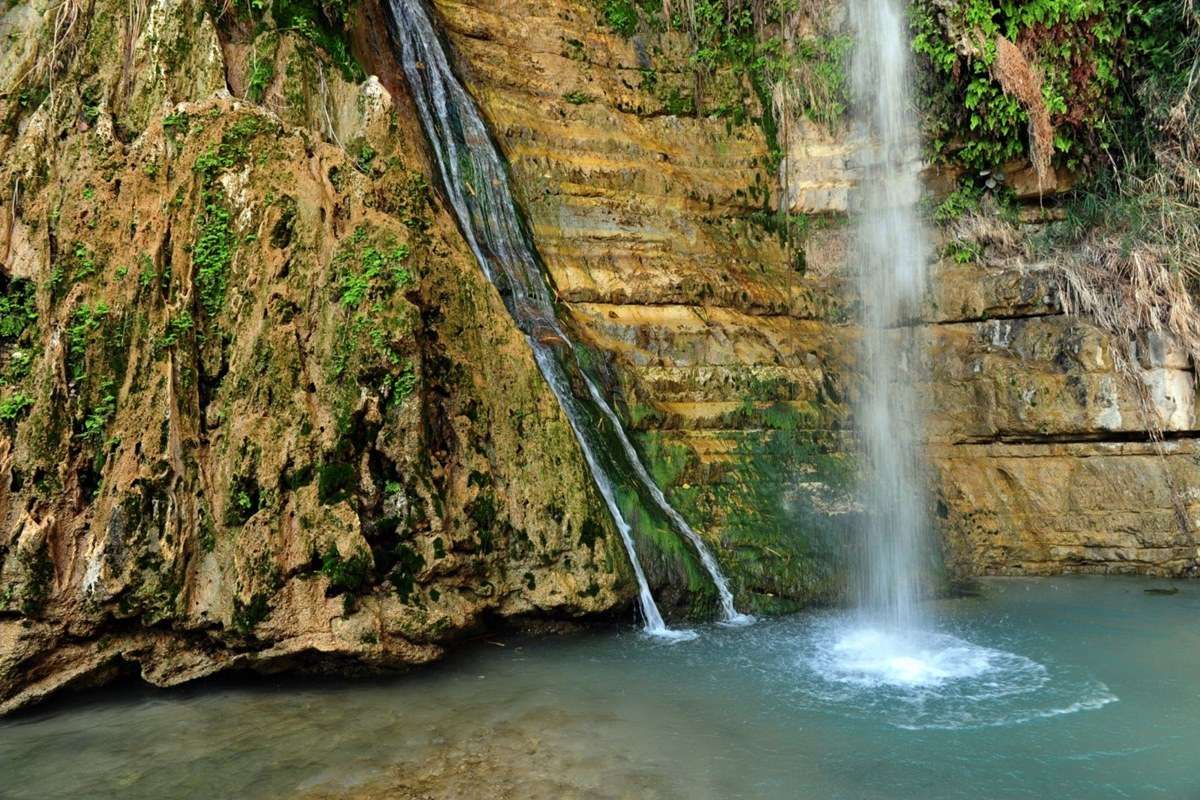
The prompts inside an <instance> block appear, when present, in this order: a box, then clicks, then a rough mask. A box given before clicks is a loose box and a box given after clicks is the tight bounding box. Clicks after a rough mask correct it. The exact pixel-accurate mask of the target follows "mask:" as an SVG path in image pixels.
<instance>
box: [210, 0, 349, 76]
mask: <svg viewBox="0 0 1200 800" xmlns="http://www.w3.org/2000/svg"><path fill="white" fill-rule="evenodd" d="M354 3H355V0H252V2H249V3H247V4H244V5H243V4H232V5H230V4H220V3H217V2H216V1H215V0H209V13H211V14H212V16H213V17H214V18H215V19H217V20H218V22H221V23H226V22H227V20H228V19H231V18H232V17H236V16H239V15H241V16H244V17H248V18H249V19H250V21H251V23H252V24H253V25H254V26H255V27H257V28H258V29H259V30H273V31H291V32H293V33H296V34H297V35H299V36H300V37H301V38H303V39H304V40H305V41H307V42H308V43H310V44H311V45H312V46H314V47H316V48H317V49H318V50H320V51H321V52H323V53H324V54H325V55H326V56H327V57H328V58H329V60H330V61H331V62H333V64H334V66H335V67H337V69H338V70H339V71H340V72H341V73H342V77H343V78H345V79H346V80H347V81H350V82H352V83H357V82H358V81H361V80H363V79H364V78H365V77H366V75H365V73H364V72H363V70H362V67H360V66H359V64H358V62H357V61H356V60H355V59H354V56H353V54H352V53H351V51H350V40H349V35H348V17H349V13H350V11H351V9H352V7H353V6H354ZM227 15H228V16H227Z"/></svg>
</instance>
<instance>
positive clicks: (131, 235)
mask: <svg viewBox="0 0 1200 800" xmlns="http://www.w3.org/2000/svg"><path fill="white" fill-rule="evenodd" d="M310 5H311V4H310ZM292 7H293V8H307V7H308V6H306V5H305V4H293V5H292ZM434 7H435V9H436V11H437V13H438V14H439V15H440V17H441V18H442V19H443V21H444V23H445V26H446V33H447V37H448V40H449V42H450V44H451V47H452V50H453V52H454V54H455V57H456V59H457V65H458V67H459V69H460V71H461V73H462V77H463V79H464V82H465V83H466V85H467V86H468V88H469V89H470V90H471V91H472V92H473V93H474V95H475V96H476V98H477V99H478V101H479V103H480V106H481V108H482V110H483V111H484V114H485V116H486V117H487V119H488V121H489V122H490V124H491V126H492V131H493V134H494V135H495V137H496V139H497V142H498V143H499V145H500V147H501V149H502V150H503V151H504V153H505V155H506V156H507V158H508V159H509V162H510V164H511V168H512V176H513V179H514V185H515V187H516V190H517V192H518V196H519V197H518V199H519V201H520V202H521V204H522V207H523V210H524V212H525V213H526V214H527V215H528V220H529V223H530V227H531V229H532V232H533V235H534V238H535V241H536V244H537V246H538V248H539V250H540V253H541V255H542V256H543V258H544V260H545V262H546V265H547V268H548V271H549V274H550V277H551V279H552V282H553V285H554V288H555V290H556V292H557V294H558V297H559V299H560V300H561V302H562V308H563V310H564V315H565V316H566V317H567V319H566V322H567V323H568V324H570V325H571V326H572V327H573V328H574V330H575V331H576V332H577V333H578V334H579V336H580V339H581V340H582V341H584V342H586V343H587V344H588V346H589V347H590V348H591V351H592V354H593V355H594V360H595V362H596V371H597V373H598V374H603V375H605V376H606V377H607V378H608V385H607V386H606V390H607V391H609V392H611V393H612V395H613V397H614V399H615V400H616V401H617V403H618V404H619V405H620V406H621V410H622V413H623V415H624V416H625V418H626V420H627V421H628V423H629V425H630V427H631V428H632V429H634V431H635V432H636V434H637V439H638V445H639V447H640V449H641V451H642V453H643V455H644V456H645V457H646V459H647V461H648V462H649V464H650V466H651V467H652V470H653V472H654V475H655V477H656V478H657V479H658V480H659V481H660V482H661V483H662V484H663V486H664V487H665V488H666V489H667V491H668V495H669V497H670V498H671V500H672V502H673V503H674V504H675V505H676V506H677V507H678V508H679V509H680V510H681V511H682V512H683V513H684V514H685V515H686V516H687V517H688V519H689V520H690V521H691V522H692V523H693V524H694V525H696V526H697V527H698V528H700V529H701V530H702V533H703V535H704V536H705V537H706V538H707V539H708V540H709V542H710V543H711V544H712V546H713V549H714V550H715V552H716V554H717V556H718V559H719V560H720V562H721V564H722V566H723V567H724V569H725V570H726V572H727V573H729V574H730V576H731V578H732V582H733V585H734V587H735V589H736V591H737V599H738V604H739V607H741V608H751V609H754V610H766V611H770V610H783V609H789V608H796V607H798V606H800V605H803V604H806V603H811V602H820V601H830V600H836V599H837V598H838V597H839V593H840V577H839V572H838V570H837V567H836V565H837V563H838V562H837V557H838V553H839V550H840V549H841V548H842V547H843V546H844V544H845V542H846V541H847V536H848V535H849V533H850V531H852V530H853V528H854V524H853V523H854V513H855V508H854V504H853V502H852V501H851V499H850V498H851V496H852V491H851V490H852V488H853V483H854V473H855V464H854V463H853V457H852V456H851V455H850V454H851V453H853V451H854V448H853V447H849V446H847V445H848V444H849V440H850V439H851V438H852V437H853V420H852V419H851V417H850V415H849V411H848V409H849V408H850V407H851V405H852V403H851V400H852V399H853V392H854V391H856V389H855V386H856V378H855V360H856V353H857V332H856V330H855V328H854V325H853V319H854V317H855V311H856V305H857V303H856V299H855V298H854V296H853V294H852V289H851V288H850V287H852V286H853V283H854V282H853V280H849V279H848V278H850V277H851V272H850V270H852V268H853V266H852V257H851V255H850V250H851V248H850V243H849V241H848V238H849V237H848V235H847V233H846V230H845V224H844V223H845V215H846V212H847V210H848V209H849V208H850V203H851V202H852V196H853V193H852V189H853V183H854V181H855V180H856V171H855V169H854V164H853V153H854V143H853V140H852V138H851V135H850V132H849V130H848V129H847V128H846V127H845V126H842V125H838V124H833V125H830V124H829V121H828V120H823V121H819V122H818V121H813V120H806V119H802V118H801V119H792V120H790V121H789V123H788V124H787V125H784V126H782V128H781V129H774V128H772V127H771V126H770V125H769V124H765V123H764V122H763V120H765V119H767V118H769V116H770V115H769V114H766V113H764V108H763V105H762V104H763V103H764V102H770V98H769V94H770V93H769V92H756V91H754V89H755V88H758V89H761V88H762V87H750V86H747V85H746V84H745V82H744V81H739V80H738V79H736V78H735V77H733V76H731V75H729V74H725V73H722V72H720V71H718V74H716V75H712V76H709V78H708V80H707V81H706V82H705V83H704V85H703V86H699V87H698V85H697V82H696V78H695V71H694V69H693V65H692V63H691V60H690V53H691V44H690V43H689V42H688V40H687V37H686V36H685V35H684V34H683V33H681V32H679V31H672V30H667V29H665V28H663V29H660V30H656V31H640V32H635V33H633V34H632V35H625V34H621V33H617V32H615V31H614V30H612V29H611V28H610V27H609V26H608V25H606V24H605V22H604V20H603V19H602V14H601V9H600V6H599V4H596V3H592V2H588V1H587V0H555V2H550V3H547V2H533V0H472V1H471V2H452V1H451V0H436V2H435V3H434ZM313 8H314V9H315V5H313ZM62 9H65V16H63V15H62V14H60V13H59V11H60V10H62ZM62 9H58V8H57V7H55V8H51V7H50V6H49V4H47V3H44V2H28V3H19V4H16V5H13V6H12V7H10V8H8V9H7V10H6V11H5V12H4V13H3V15H0V37H3V39H4V41H6V42H10V43H12V46H10V47H5V48H4V50H3V52H2V53H0V83H2V84H3V87H4V94H3V95H2V96H0V125H2V127H0V153H2V154H3V155H2V157H0V186H3V187H4V188H3V190H0V292H2V297H0V299H2V300H3V302H4V306H3V307H4V310H5V315H4V318H3V319H2V320H0V711H3V710H8V709H11V708H15V707H17V706H20V705H22V704H24V703H27V702H30V701H32V700H35V699H37V698H38V697H40V696H43V695H45V694H47V693H49V692H51V691H53V690H54V689H56V688H59V687H62V686H66V685H72V684H82V683H87V682H93V681H99V680H103V679H105V678H106V677H108V676H109V675H111V674H114V673H116V672H118V671H121V670H125V669H134V670H137V671H140V672H141V674H142V675H143V676H144V677H146V678H147V679H148V680H151V681H153V682H156V683H159V684H164V685H165V684H172V683H177V682H180V681H184V680H188V679H191V678H194V677H197V676H200V675H205V674H209V673H211V672H214V671H217V670H221V669H228V668H234V667H245V668H255V669H283V668H292V667H305V668H327V669H339V670H352V669H363V668H367V669H375V668H383V667H395V666H400V665H403V664H409V663H417V662H423V661H427V660H430V659H433V658H436V657H437V656H438V655H439V654H440V653H441V652H442V650H443V649H444V647H445V646H446V644H447V643H449V642H451V641H453V640H454V639H455V638H458V637H461V636H463V635H465V634H467V633H469V632H472V631H476V630H480V629H482V628H485V627H487V626H489V625H492V624H495V623H496V622H497V621H500V620H507V619H521V618H528V617H530V616H535V617H554V618H562V617H575V616H584V615H595V614H597V613H603V612H607V611H610V610H612V609H614V608H628V604H629V601H630V598H631V596H632V590H633V587H632V584H631V581H630V580H629V577H628V568H627V562H626V557H625V555H624V553H623V551H622V550H621V548H620V544H619V541H618V540H617V539H616V538H615V536H614V534H613V532H612V528H611V522H610V521H609V519H608V517H607V515H606V513H605V512H604V510H603V506H602V504H601V503H599V502H598V498H597V497H596V493H595V490H594V488H593V486H592V483H591V480H590V478H589V476H588V474H587V472H586V468H585V465H584V463H583V460H582V458H581V456H580V454H579V451H578V448H577V445H576V444H575V441H574V439H573V438H572V436H571V432H570V429H569V426H568V424H567V422H566V420H565V418H564V417H563V416H562V414H561V411H560V410H559V409H558V406H557V404H556V402H555V400H554V398H553V396H552V395H551V394H550V393H549V391H548V390H547V389H546V387H545V386H544V385H543V383H542V379H541V376H540V375H539V373H538V370H537V369H536V367H535V365H534V363H533V361H532V359H531V357H530V355H529V352H528V348H527V346H526V344H525V342H524V341H523V339H522V337H521V335H520V334H519V332H518V331H517V330H516V329H515V327H514V326H513V325H512V323H511V321H510V320H509V318H508V316H507V314H506V313H505V310H504V306H503V304H502V302H501V300H500V298H499V297H498V296H497V295H496V293H495V291H494V289H493V288H492V287H491V286H490V285H489V284H488V283H487V282H486V280H485V279H484V278H483V276H482V275H481V274H480V272H479V270H478V267H477V265H476V264H475V263H474V261H473V260H472V258H471V255H470V252H469V250H468V248H467V247H466V245H465V243H464V242H463V241H462V239H461V236H460V234H459V232H458V230H457V229H456V227H455V225H454V223H453V221H452V218H451V217H450V216H449V215H448V214H447V213H446V212H445V210H444V209H443V208H442V207H441V205H440V201H439V199H438V194H437V191H436V186H435V185H433V184H434V183H435V181H434V179H433V177H432V175H433V173H432V172H431V170H430V169H429V164H428V161H427V159H426V158H425V156H424V147H425V145H424V142H423V140H422V137H421V134H420V130H419V127H418V126H417V124H416V120H415V119H414V116H413V111H412V108H411V107H410V106H409V105H408V101H407V98H406V97H405V96H404V89H403V86H402V83H401V82H400V81H398V80H397V79H396V78H397V73H396V70H395V63H394V61H393V59H392V54H391V52H390V48H391V43H390V41H389V40H388V37H387V35H386V24H385V19H384V16H383V10H382V8H381V7H380V6H379V5H378V4H377V3H375V2H369V1H364V2H362V3H360V4H358V5H357V6H356V8H355V11H354V14H353V16H352V17H351V18H350V20H349V35H342V34H343V33H345V32H338V31H330V30H327V29H326V28H321V27H319V26H318V27H311V26H306V25H305V24H288V25H283V24H278V21H275V22H276V23H277V24H273V25H272V24H260V23H261V22H262V21H261V20H255V19H254V18H253V17H252V16H251V17H239V16H237V15H236V14H235V15H227V16H220V17H214V10H213V9H211V8H207V7H206V6H202V5H200V4H198V3H191V2H159V1H158V0H152V1H151V2H138V3H134V4H132V6H130V5H126V4H114V3H112V2H108V1H107V0H98V2H96V3H95V4H93V5H91V6H84V5H83V4H78V3H67V4H64V5H63V6H62ZM313 13H315V12H313ZM306 19H307V18H306ZM312 19H314V20H315V19H318V18H317V17H312ZM829 24H832V25H834V26H835V27H836V26H837V25H839V24H840V23H839V21H838V19H837V14H836V13H834V14H833V15H832V17H831V19H830V21H829ZM332 34H337V36H333V37H332V38H330V37H331V36H332ZM331 42H332V44H331ZM339 43H340V44H339ZM339 47H341V48H343V49H340V50H339V49H338V48H339ZM351 53H353V58H352V57H351ZM339 54H340V55H339ZM48 59H50V60H53V61H54V66H53V70H52V71H50V72H48V71H47V69H48V66H49V61H48ZM359 64H360V65H362V67H364V68H365V69H366V71H367V72H371V73H376V75H377V78H371V79H367V78H366V76H365V75H364V74H360V73H359V72H358V67H357V66H356V65H359ZM48 75H53V80H52V81H51V80H47V79H45V78H46V76H48ZM697 88H700V89H701V91H700V92H699V95H697V92H696V90H697ZM697 96H699V98H700V100H699V104H698V110H697V101H696V97H697ZM1008 171H1009V172H1010V173H1011V175H1013V176H1017V177H1019V176H1020V175H1021V172H1020V170H1018V169H1010V170H1008ZM951 177H952V176H951ZM946 180H947V176H945V175H941V176H939V175H937V174H931V175H930V185H931V186H933V187H937V186H939V185H944V184H945V182H946ZM1013 180H1014V182H1017V179H1016V177H1014V178H1013ZM781 197H782V198H783V200H782V205H783V206H784V208H785V211H789V212H790V215H789V216H785V217H783V218H781V217H780V216H779V215H778V214H777V213H775V209H776V207H777V206H778V205H779V204H780V202H781V201H780V198H781ZM934 272H935V280H934V282H933V288H932V294H931V297H930V301H929V303H928V306H927V308H926V311H925V313H924V314H923V316H922V319H920V320H914V321H913V324H912V326H911V328H912V330H911V331H898V332H897V335H907V334H908V333H911V334H912V335H916V336H918V337H921V338H922V340H923V341H924V343H925V344H926V350H925V352H927V353H928V357H929V364H928V365H927V367H928V369H927V370H926V374H928V375H929V381H928V382H927V384H926V385H924V386H923V387H922V396H923V397H924V398H925V401H926V402H927V404H928V406H929V407H930V409H931V412H930V414H929V426H928V429H927V431H926V432H925V434H926V435H927V437H928V439H929V442H930V449H929V452H930V454H931V456H932V458H931V478H932V479H933V485H934V488H935V493H934V494H935V496H934V502H935V503H936V509H935V511H936V517H937V520H938V525H939V530H940V531H941V533H942V534H943V541H944V545H945V546H944V551H945V555H946V561H947V564H948V566H949V567H950V570H951V572H952V573H954V574H959V575H970V574H981V573H998V574H1026V573H1038V574H1040V573H1056V572H1064V571H1081V572H1083V571H1086V572H1139V573H1148V574H1162V575H1183V574H1193V573H1194V572H1195V571H1196V569H1197V564H1198V563H1200V553H1198V549H1197V534H1196V529H1197V524H1200V513H1198V512H1200V508H1198V507H1197V503H1198V502H1200V498H1197V497H1196V496H1195V491H1194V489H1193V488H1192V487H1194V486H1196V485H1200V467H1198V466H1197V464H1198V463H1200V462H1198V461H1197V458H1196V452H1195V450H1196V436H1197V429H1198V425H1197V420H1196V405H1195V404H1196V381H1195V372H1194V365H1193V364H1191V363H1190V361H1189V359H1188V358H1186V357H1185V356H1183V355H1182V354H1180V353H1178V352H1176V351H1175V349H1174V348H1173V347H1172V346H1171V344H1170V342H1168V341H1165V340H1162V339H1159V338H1156V337H1147V338H1146V339H1145V340H1144V341H1141V342H1139V343H1137V346H1136V347H1135V348H1134V354H1135V357H1134V359H1133V362H1132V363H1123V362H1122V361H1121V358H1122V355H1123V354H1127V353H1128V352H1129V348H1127V347H1124V346H1123V344H1124V343H1120V342H1116V341H1114V340H1112V339H1111V337H1110V336H1109V335H1108V334H1106V333H1105V332H1104V331H1103V330H1101V329H1100V328H1098V327H1097V326H1095V325H1094V324H1092V323H1091V322H1089V321H1088V320H1087V319H1085V318H1078V317H1071V316H1067V315H1064V314H1063V313H1062V309H1061V306H1060V303H1059V301H1058V285H1057V277H1056V276H1057V272H1056V269H1055V265H1054V264H1053V263H1043V264H1028V263H1022V262H1020V261H1018V260H1015V259H1008V260H988V259H981V258H974V259H971V260H970V263H965V264H962V263H958V262H957V260H955V259H953V258H948V259H944V260H942V261H940V262H939V263H938V265H937V266H936V269H935V270H934ZM1118 345H1122V346H1118ZM1148 430H1153V431H1157V432H1161V436H1153V435H1151V434H1150V433H1147V431H1148ZM630 514H631V516H633V517H635V518H636V517H638V512H637V509H630ZM637 521H638V523H639V528H640V531H641V533H640V535H639V548H640V551H641V555H642V557H643V560H644V562H645V563H646V564H647V566H648V568H649V572H650V574H651V577H652V580H653V582H654V584H655V586H656V589H658V591H659V594H660V597H666V598H668V599H670V598H674V597H678V596H681V595H684V594H686V593H687V592H688V591H689V590H690V591H691V592H692V593H695V592H696V590H697V586H698V583H699V584H703V583H704V580H703V578H696V576H695V575H689V574H687V572H686V564H683V562H684V561H686V559H681V558H680V557H679V551H678V550H677V551H675V552H674V553H672V552H671V551H670V550H669V548H668V549H663V548H662V547H660V546H658V545H657V544H656V543H659V542H661V541H666V540H667V539H666V537H665V536H661V537H656V536H655V535H651V534H652V533H653V532H652V531H650V530H649V529H650V528H652V527H653V526H654V525H655V522H654V520H653V519H638V520H637ZM681 564H682V566H681ZM686 599H687V598H686V597H685V598H684V600H685V601H686ZM685 604H686V603H685Z"/></svg>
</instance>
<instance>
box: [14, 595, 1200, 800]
mask: <svg viewBox="0 0 1200 800" xmlns="http://www.w3.org/2000/svg"><path fill="white" fill-rule="evenodd" d="M1168 586H1172V587H1178V588H1179V592H1178V593H1177V594H1174V595H1169V596H1163V595H1152V594H1147V593H1146V592H1145V591H1144V590H1145V589H1147V588H1151V587H1168ZM934 611H935V613H934V615H933V616H934V618H935V619H937V620H939V622H938V623H937V624H938V630H937V631H936V632H930V633H929V634H927V638H926V639H923V640H921V641H919V642H917V643H915V645H914V644H911V643H904V644H903V646H901V647H900V648H899V650H898V651H896V650H895V649H894V648H893V647H892V645H891V644H889V643H888V642H886V641H882V642H881V641H878V640H872V639H871V637H872V636H876V635H882V636H886V632H884V633H882V634H881V633H879V632H874V633H873V632H871V631H865V632H864V631H861V630H856V629H854V627H853V626H852V625H850V624H848V623H847V621H846V618H845V617H844V616H843V613H844V612H816V613H810V614H801V615H797V616H794V617H789V618H785V619H778V620H763V621H760V622H759V623H758V624H757V625H754V626H752V627H749V628H724V627H719V626H713V627H700V628H698V629H697V630H698V632H699V633H700V636H699V637H698V638H697V639H696V640H694V641H689V642H679V643H675V644H668V643H664V642H661V641H658V640H654V639H651V638H648V637H646V636H645V635H643V634H641V633H640V632H637V631H634V630H629V631H625V632H619V633H614V632H605V633H598V634H587V635H580V636H572V637H566V638H555V639H542V640H516V639H506V640H504V641H502V642H500V643H498V644H489V643H486V642H485V643H482V644H480V645H478V646H477V647H473V648H471V649H470V650H469V651H468V652H466V653H465V654H463V655H460V656H458V657H456V658H454V659H452V660H450V661H449V662H447V663H444V664H442V665H439V666H436V667H434V668H432V669H428V670H422V671H419V672H417V673H414V674H410V675H407V676H402V677H399V678H396V679H390V680H386V681H370V682H357V683H347V682H341V681H337V682H324V683H318V682H312V681H306V682H300V681H293V680H288V681H273V682H267V681H258V682H254V683H250V684H247V683H241V684H236V685H232V684H208V685H205V686H201V687H197V688H190V689H183V690H173V691H157V690H150V689H123V690H116V691H108V692H99V693H91V694H88V695H81V696H75V697H72V698H68V699H67V700H65V701H61V702H58V703H55V704H53V705H52V706H50V707H47V708H44V709H42V710H40V711H34V712H32V713H28V714H24V715H22V716H20V717H17V718H15V719H12V720H8V721H4V722H0V776H2V781H3V782H2V784H0V796H3V797H5V798H13V800H16V799H18V798H39V799H44V798H80V797H89V798H130V799H131V800H136V798H163V797H205V798H213V797H239V798H276V797H297V796H301V797H304V796H311V797H326V796H341V795H342V794H345V793H349V794H354V793H361V794H363V795H364V796H370V797H383V796H387V797H393V796H394V797H409V796H434V797H438V796H447V797H449V796H453V797H471V796H478V797H506V796H507V797H548V798H549V797H580V798H591V797H630V798H633V797H636V798H643V797H651V798H653V797H657V798H673V797H687V798H820V800H826V799H827V798H854V799H855V800H860V799H862V800H871V799H874V798H888V799H889V800H900V799H902V798H903V799H907V798H921V799H922V800H938V799H940V798H969V799H970V800H990V799H992V798H1056V799H1062V798H1089V799H1090V798H1171V799H1172V800H1180V799H1183V800H1188V799H1189V798H1190V799H1192V800H1198V799H1200V585H1198V584H1194V583H1186V582H1177V583H1169V582H1165V581H1146V580H1135V579H1122V578H1104V579H1100V578H1064V579H1004V580H992V581H987V582H985V583H984V592H983V595H982V596H981V597H978V598H968V599H961V600H952V601H944V602H940V603H938V604H936V608H935V609H934ZM856 637H857V638H856ZM501 644H502V645H503V646H500V645H501ZM839 648H841V649H839ZM897 652H899V655H896V653H897ZM880 654H883V655H882V656H881V655H880Z"/></svg>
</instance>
